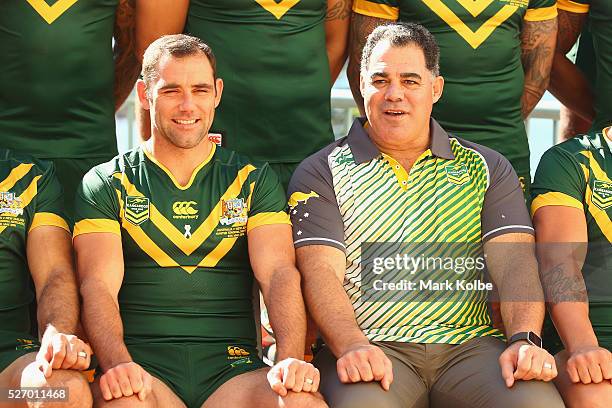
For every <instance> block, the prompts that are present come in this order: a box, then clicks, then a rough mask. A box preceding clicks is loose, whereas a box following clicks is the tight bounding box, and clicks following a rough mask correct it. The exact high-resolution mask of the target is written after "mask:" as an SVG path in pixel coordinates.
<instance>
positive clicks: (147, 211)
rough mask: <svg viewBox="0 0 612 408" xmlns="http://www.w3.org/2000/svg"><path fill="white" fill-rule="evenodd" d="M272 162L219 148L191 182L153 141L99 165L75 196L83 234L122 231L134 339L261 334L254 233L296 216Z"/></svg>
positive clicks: (124, 300) (126, 308)
mask: <svg viewBox="0 0 612 408" xmlns="http://www.w3.org/2000/svg"><path fill="white" fill-rule="evenodd" d="M285 207H286V200H285V195H284V192H283V189H282V187H281V186H280V183H279V181H278V178H277V177H276V175H275V174H274V173H273V172H272V171H271V170H270V168H269V166H268V165H267V164H264V165H263V166H258V165H254V164H251V163H250V162H249V161H247V160H246V159H245V158H244V157H243V156H238V155H236V154H235V153H234V152H231V151H229V150H225V149H223V148H216V149H215V148H214V146H213V150H212V151H211V154H210V156H209V157H208V158H207V159H206V160H205V161H204V162H203V163H202V164H201V165H200V166H199V167H198V168H197V169H196V170H195V171H194V173H193V175H192V177H191V180H190V181H189V183H188V185H186V186H183V187H181V186H180V185H178V183H177V182H176V181H175V179H174V177H173V176H172V175H171V173H170V172H169V171H168V170H167V169H166V168H165V167H164V166H163V165H161V164H160V163H158V162H157V161H156V160H155V159H154V158H152V157H151V156H149V155H148V153H146V152H145V151H144V149H143V147H142V146H141V147H138V148H136V149H135V150H132V151H130V152H128V153H126V154H124V155H120V156H118V157H116V158H114V159H113V160H112V161H110V162H108V163H104V164H101V165H99V166H96V167H94V168H93V169H92V170H91V171H90V172H89V173H88V174H87V175H86V176H85V178H84V179H83V183H82V185H81V187H80V188H79V190H78V192H77V198H76V203H75V212H76V217H75V220H76V224H75V227H74V235H75V236H78V235H80V234H87V233H96V232H110V233H114V234H117V235H119V236H121V241H122V245H123V259H124V263H125V275H124V278H123V284H122V287H121V291H120V293H119V306H120V310H121V318H122V320H123V327H124V334H125V337H126V342H130V341H143V340H144V341H146V340H147V339H153V338H154V339H155V341H156V342H160V341H176V340H181V341H188V340H206V339H208V340H211V339H212V340H214V339H218V340H219V339H221V340H223V339H232V340H233V341H234V342H236V341H239V340H240V341H242V340H244V341H246V342H248V343H249V344H250V343H253V344H254V342H255V324H254V321H253V307H252V293H253V272H252V270H251V266H250V263H249V256H248V247H247V233H248V231H250V230H251V229H253V228H255V227H257V226H260V225H265V224H278V223H289V217H288V216H287V213H286V211H285Z"/></svg>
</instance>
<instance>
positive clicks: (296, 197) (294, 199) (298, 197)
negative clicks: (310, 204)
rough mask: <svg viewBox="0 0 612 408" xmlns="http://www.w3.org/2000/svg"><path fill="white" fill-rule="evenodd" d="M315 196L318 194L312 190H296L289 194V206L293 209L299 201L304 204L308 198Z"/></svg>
mask: <svg viewBox="0 0 612 408" xmlns="http://www.w3.org/2000/svg"><path fill="white" fill-rule="evenodd" d="M316 197H319V195H318V194H317V193H315V192H314V191H311V192H310V193H302V192H301V191H296V192H295V193H293V194H291V197H289V208H290V209H292V210H293V209H294V208H295V207H297V205H298V204H299V203H303V204H306V202H307V201H308V199H310V198H316Z"/></svg>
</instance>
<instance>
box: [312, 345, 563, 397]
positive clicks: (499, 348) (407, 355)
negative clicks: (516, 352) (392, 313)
mask: <svg viewBox="0 0 612 408" xmlns="http://www.w3.org/2000/svg"><path fill="white" fill-rule="evenodd" d="M374 344H376V345H377V346H379V347H380V348H381V349H382V350H383V351H384V352H385V354H386V355H387V356H388V357H389V359H390V360H391V362H392V364H393V376H394V380H393V383H392V384H391V389H390V390H389V391H384V390H383V389H382V387H381V386H380V384H379V383H378V382H371V383H356V384H342V383H341V382H340V380H339V379H338V375H337V372H336V358H335V357H334V356H333V355H332V353H331V352H330V350H329V349H328V348H324V349H323V350H321V352H319V353H318V354H317V356H316V358H315V360H314V364H315V366H317V368H318V369H319V370H320V372H321V386H320V391H321V393H322V394H323V396H324V397H325V400H326V401H327V403H328V404H329V406H330V408H371V407H376V408H427V407H432V408H557V407H559V408H562V407H564V406H565V405H564V404H563V400H562V399H561V397H560V396H559V394H558V392H557V390H556V388H555V386H554V385H553V384H552V382H551V383H545V382H542V381H517V382H516V383H515V384H514V386H513V387H512V388H507V387H506V384H505V383H504V381H503V379H502V376H501V369H500V367H499V363H498V358H499V355H500V354H501V353H502V352H503V351H504V349H505V343H504V342H502V341H501V340H499V339H496V338H493V337H482V338H476V339H473V340H470V341H468V342H466V343H464V344H457V345H452V344H420V343H399V342H375V343H374Z"/></svg>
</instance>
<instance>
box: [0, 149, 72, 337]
mask: <svg viewBox="0 0 612 408" xmlns="http://www.w3.org/2000/svg"><path fill="white" fill-rule="evenodd" d="M62 207H63V194H62V188H61V186H60V185H59V182H58V181H57V179H56V177H55V170H54V168H53V164H52V163H50V162H45V161H38V160H35V159H34V158H32V157H30V156H26V155H21V154H17V153H13V152H11V151H10V150H7V149H0V322H1V324H0V337H2V332H18V333H31V330H32V328H33V326H34V325H35V324H36V323H35V322H33V321H32V320H31V318H30V307H31V306H32V304H33V302H34V300H35V297H34V288H33V285H32V280H31V277H30V272H29V269H28V261H27V255H26V241H27V235H28V233H29V232H30V231H32V230H33V229H35V228H37V227H40V226H43V225H48V226H56V227H60V228H63V229H65V230H67V231H68V224H67V223H66V221H64V217H63V214H62Z"/></svg>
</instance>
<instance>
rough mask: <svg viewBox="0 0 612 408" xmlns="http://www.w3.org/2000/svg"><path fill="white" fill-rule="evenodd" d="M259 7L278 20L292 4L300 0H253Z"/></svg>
mask: <svg viewBox="0 0 612 408" xmlns="http://www.w3.org/2000/svg"><path fill="white" fill-rule="evenodd" d="M255 1H256V2H257V3H258V4H259V5H260V6H261V7H263V8H264V9H265V10H266V11H268V12H269V13H270V14H272V15H273V16H274V17H276V19H277V20H280V19H281V18H282V17H283V16H284V15H285V14H286V13H287V12H288V11H289V10H291V8H293V6H295V5H296V4H298V3H299V2H300V1H301V0H281V1H280V2H276V1H275V0H255Z"/></svg>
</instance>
